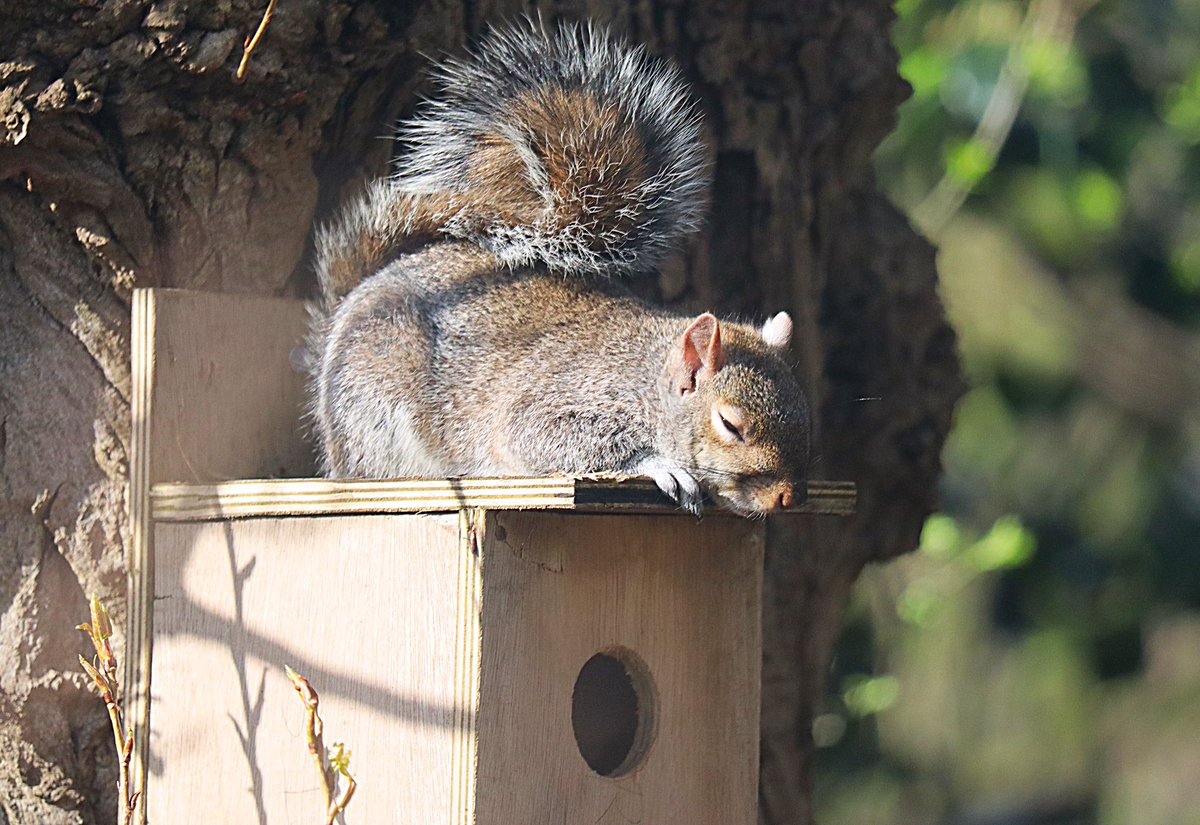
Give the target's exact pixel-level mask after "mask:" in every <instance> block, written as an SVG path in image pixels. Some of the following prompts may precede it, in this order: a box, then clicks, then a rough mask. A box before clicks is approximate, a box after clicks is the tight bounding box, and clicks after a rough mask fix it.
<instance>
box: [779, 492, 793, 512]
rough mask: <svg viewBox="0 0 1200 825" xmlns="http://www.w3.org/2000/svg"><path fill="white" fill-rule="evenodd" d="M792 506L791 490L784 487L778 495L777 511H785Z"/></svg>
mask: <svg viewBox="0 0 1200 825" xmlns="http://www.w3.org/2000/svg"><path fill="white" fill-rule="evenodd" d="M791 506H792V488H791V487H784V488H783V492H781V493H780V494H779V509H780V510H786V509H787V508H789V507H791Z"/></svg>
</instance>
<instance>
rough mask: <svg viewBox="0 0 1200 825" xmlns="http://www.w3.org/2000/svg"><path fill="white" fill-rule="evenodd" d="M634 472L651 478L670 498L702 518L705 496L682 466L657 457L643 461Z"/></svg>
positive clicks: (698, 483)
mask: <svg viewBox="0 0 1200 825" xmlns="http://www.w3.org/2000/svg"><path fill="white" fill-rule="evenodd" d="M633 471H634V472H635V473H638V474H639V475H647V476H650V477H651V478H652V479H654V483H655V484H657V485H658V489H660V490H662V491H663V492H664V493H666V494H667V497H668V498H670V499H671V500H672V501H674V502H675V503H676V504H678V505H679V506H680V507H682V508H683V509H684V510H687V511H688V512H689V513H691V514H692V515H694V516H696V518H699V517H700V513H701V512H702V510H703V509H704V505H703V499H704V494H703V493H702V492H701V491H700V482H698V481H696V479H695V478H694V477H693V476H692V474H691V473H689V472H688V471H687V470H685V469H684V468H683V467H682V466H681V465H680V464H678V463H676V462H674V461H671V460H670V459H667V458H663V457H661V456H655V457H653V458H647V459H643V460H642V461H641V462H639V463H638V465H637V466H636V467H634V468H633Z"/></svg>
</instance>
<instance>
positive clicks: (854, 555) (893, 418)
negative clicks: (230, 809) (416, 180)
mask: <svg viewBox="0 0 1200 825" xmlns="http://www.w3.org/2000/svg"><path fill="white" fill-rule="evenodd" d="M538 5H539V6H541V7H542V8H541V12H542V14H543V16H544V17H546V18H547V19H548V20H550V19H554V18H556V17H557V16H559V15H562V16H566V17H573V18H574V17H580V16H585V15H587V14H589V12H601V11H607V12H608V13H609V14H611V12H612V10H611V9H607V10H605V9H603V8H602V7H601V6H595V7H593V4H586V3H578V2H558V3H540V4H538ZM265 7H266V0H255V2H250V0H216V1H215V2H208V1H207V0H206V2H198V0H161V2H149V0H42V1H41V2H38V3H28V2H26V0H0V43H4V44H5V49H4V54H0V496H2V498H0V611H2V618H0V649H3V650H4V651H5V652H6V655H5V657H4V660H3V667H0V804H2V805H3V808H2V810H3V813H4V819H5V820H6V821H8V822H11V823H22V824H24V823H47V824H51V825H52V824H53V823H95V822H107V821H111V820H112V819H113V815H114V810H115V792H114V787H115V777H116V760H115V755H114V754H113V752H112V743H111V734H110V732H109V731H108V729H107V724H108V722H107V718H106V716H105V713H104V709H103V706H102V705H101V703H100V702H99V700H98V699H97V698H96V697H95V696H93V695H91V694H89V693H88V692H87V690H86V687H85V682H84V679H83V674H82V673H81V672H80V669H79V666H78V663H77V662H76V661H75V655H76V653H84V652H86V650H85V640H84V639H83V637H82V634H78V633H77V632H76V631H74V630H73V627H74V625H75V624H77V623H79V622H82V621H84V620H85V619H86V594H90V593H96V594H99V595H100V596H101V597H102V598H103V599H104V600H105V601H106V603H107V604H108V605H109V606H110V607H111V609H112V612H113V617H114V622H115V623H116V624H117V625H118V626H120V625H122V624H123V619H124V594H125V580H124V544H125V540H126V536H127V532H128V520H127V510H126V507H127V504H126V495H127V479H128V449H129V432H130V421H129V416H130V407H129V393H130V383H129V360H128V358H129V343H128V341H129V297H130V291H131V289H132V288H133V287H135V286H173V287H187V288H194V289H213V290H224V291H245V292H255V293H266V294H307V293H308V292H309V291H310V290H311V288H312V277H311V275H310V273H309V271H308V269H307V267H306V263H305V262H306V258H307V254H308V251H309V245H310V242H311V227H312V225H313V221H314V219H317V220H320V219H322V218H325V217H327V216H329V214H330V213H331V210H332V209H333V208H334V207H335V206H336V205H337V204H338V203H339V202H340V201H341V200H342V199H343V198H344V197H345V196H346V194H347V193H348V192H350V191H353V189H354V188H355V187H356V186H357V185H358V184H359V183H360V182H361V181H362V179H363V178H364V177H365V176H369V175H374V174H378V173H380V172H382V171H384V168H385V164H386V161H387V159H388V156H389V153H390V151H391V147H390V145H389V142H388V141H382V140H377V139H376V138H377V137H378V136H379V135H382V134H385V133H386V132H387V130H388V128H389V124H390V123H391V122H393V121H394V120H395V118H396V117H397V116H398V115H400V114H403V113H405V112H407V111H410V110H411V108H412V106H413V105H414V103H415V101H416V100H417V96H418V95H419V94H420V92H421V91H422V89H423V83H424V79H425V77H426V76H427V75H426V66H427V60H426V58H425V57H423V56H422V55H430V54H432V55H437V54H439V53H441V52H443V51H447V50H455V49H458V48H460V47H461V45H462V44H463V43H464V42H465V41H467V40H469V39H470V38H471V37H472V36H473V35H475V34H477V33H478V32H479V31H480V30H481V28H482V26H483V25H485V24H486V22H488V21H491V20H498V19H501V18H502V17H504V16H505V15H511V14H513V13H515V12H518V11H522V10H525V9H526V7H525V6H521V5H518V4H516V3H512V2H498V0H484V2H464V3H454V2H449V0H438V2H425V3H412V4H401V3H392V2H387V0H375V1H374V2H339V1H338V0H325V1H324V2H317V0H282V2H281V3H280V4H279V7H278V9H277V10H276V13H275V15H274V18H273V19H272V21H271V22H270V24H269V26H268V27H267V30H266V34H265V36H264V38H263V40H262V42H261V43H260V44H259V46H258V48H257V49H256V50H255V52H254V53H253V54H252V55H251V57H250V61H249V70H248V73H247V77H246V79H245V81H244V82H243V83H238V82H237V81H236V80H235V77H234V72H235V69H236V67H237V65H238V62H239V60H240V58H241V56H242V45H243V41H244V38H245V37H246V36H247V35H248V34H250V33H252V32H253V31H254V29H255V28H256V27H257V26H258V23H259V20H260V19H261V17H262V14H263V11H264V10H265ZM891 15H892V12H891V10H890V2H889V1H888V0H821V1H820V2H818V1H817V0H806V2H800V3H795V2H791V0H789V1H788V2H781V1H779V0H776V1H775V2H753V3H752V2H734V3H721V2H716V0H645V2H640V3H630V4H627V5H624V6H622V7H621V8H620V10H619V12H618V13H617V14H616V15H615V17H613V18H612V19H613V22H614V23H615V24H616V26H617V27H618V28H619V29H621V30H623V31H625V32H626V33H628V35H629V36H630V37H631V38H632V39H634V40H637V41H641V42H644V43H646V44H647V46H648V48H649V49H650V50H651V51H653V52H656V53H660V54H666V55H670V56H672V57H673V58H674V59H676V60H677V61H678V62H679V63H680V65H681V66H682V67H683V68H684V71H685V73H686V74H687V75H688V76H689V78H690V79H691V80H692V82H693V83H694V87H695V89H696V91H697V93H698V95H699V96H700V97H701V98H702V100H703V107H704V110H705V116H706V124H707V131H708V138H709V142H710V144H711V146H712V150H713V157H714V161H715V167H714V168H715V173H716V183H715V187H714V193H713V208H712V218H711V220H710V221H709V224H708V228H707V230H706V232H705V233H704V235H703V237H702V238H701V239H699V240H698V242H697V243H696V244H695V245H694V246H693V248H692V249H691V250H690V251H689V252H688V253H687V254H686V255H684V256H681V257H680V258H679V259H678V260H677V261H675V262H673V263H672V264H671V265H670V266H668V267H666V268H665V269H664V271H663V274H662V277H661V279H660V283H659V285H658V286H659V291H660V293H661V296H662V297H663V298H664V299H665V300H667V301H670V302H674V303H677V304H681V305H685V306H688V307H692V308H696V309H699V308H706V309H707V308H714V309H717V310H719V311H721V312H723V313H727V314H738V313H741V314H746V315H755V316H762V315H764V314H765V313H766V312H774V311H777V310H778V309H781V308H787V309H789V310H791V311H792V312H793V313H794V316H795V318H796V319H797V322H798V323H797V342H796V351H797V353H798V358H799V363H800V366H801V371H802V373H803V375H804V377H805V379H806V381H807V383H808V386H809V387H810V388H811V398H812V402H813V407H814V409H815V410H818V411H819V416H818V418H819V421H818V424H817V433H816V444H817V445H818V449H819V452H820V455H821V458H820V460H819V463H818V464H817V465H816V466H815V468H814V469H815V474H816V475H818V476H821V477H826V478H835V479H852V480H854V481H857V482H858V483H859V486H860V498H861V502H860V512H859V515H858V516H857V517H856V518H855V519H854V520H853V521H852V522H850V523H847V522H845V521H834V520H825V521H807V522H797V521H793V520H789V519H780V520H778V521H777V522H776V523H774V524H773V525H772V534H773V537H772V543H771V546H770V548H769V562H768V571H767V607H766V615H765V617H764V618H765V626H764V627H765V645H766V650H765V652H764V656H765V658H764V693H763V698H764V707H763V734H764V736H763V774H762V786H761V800H762V806H761V820H762V822H764V823H770V825H783V824H784V823H788V825H792V824H793V823H794V824H796V825H799V823H808V822H811V820H812V812H811V794H810V788H809V785H808V782H809V779H808V777H809V773H810V763H811V748H810V743H809V723H810V717H811V712H812V708H813V706H814V702H815V701H817V700H818V699H819V698H820V696H821V695H822V692H823V690H824V687H825V684H824V680H825V673H826V670H827V666H828V662H829V658H830V656H831V652H832V647H833V645H834V643H835V641H836V638H837V632H838V627H839V622H840V617H841V610H842V606H843V604H844V602H845V599H846V597H847V594H848V592H849V589H850V586H851V584H852V582H853V581H854V579H855V577H856V576H857V574H858V572H859V570H860V569H861V567H862V566H863V564H865V563H866V562H868V561H870V560H876V559H885V558H888V557H890V556H893V555H895V554H897V553H900V552H904V551H905V550H907V549H909V548H910V547H912V546H913V545H914V543H915V539H916V536H917V532H918V530H919V527H920V524H921V522H922V520H923V518H924V516H925V515H926V514H927V513H928V512H929V511H930V509H931V508H932V507H933V504H934V500H935V483H936V480H937V476H938V472H939V463H938V453H939V450H940V448H941V445H942V442H943V440H944V438H945V435H946V432H947V429H948V427H949V421H950V410H951V407H952V405H953V402H954V400H955V398H956V397H957V395H958V394H959V393H960V388H961V381H960V377H959V373H958V366H957V360H956V356H955V352H954V338H953V333H952V332H951V330H950V329H949V327H948V326H947V324H946V321H945V319H944V316H943V313H942V308H941V305H940V303H939V301H938V298H937V296H936V293H935V272H934V262H933V254H932V250H931V249H930V247H929V246H928V245H927V244H926V243H925V242H924V241H922V240H921V239H919V238H918V237H917V236H916V235H915V234H914V233H913V231H912V230H911V229H910V228H909V226H908V224H907V222H906V221H905V220H904V219H903V218H902V217H901V216H899V215H898V214H897V213H896V212H895V210H894V209H892V208H891V207H890V206H889V205H888V204H887V203H886V201H885V200H884V199H883V198H882V196H881V195H880V194H879V193H878V192H877V191H876V190H875V189H874V186H873V181H872V177H871V172H870V166H869V157H870V154H871V152H872V151H873V149H874V148H875V146H876V145H877V143H878V142H879V141H880V140H881V139H882V137H883V136H884V134H885V133H886V132H887V130H888V129H889V128H890V126H891V124H892V122H893V118H894V113H895V109H896V106H897V105H898V104H899V102H900V101H901V100H902V99H903V97H904V95H905V93H906V89H905V86H904V84H903V82H902V81H901V80H900V79H899V77H898V76H897V73H896V57H895V54H894V53H893V50H892V48H891V46H890V44H889V40H888V26H889V24H890V21H891ZM864 398H869V399H877V400H868V401H864V400H862V399H864ZM119 641H120V640H119V639H118V643H119ZM118 650H120V647H119V645H118Z"/></svg>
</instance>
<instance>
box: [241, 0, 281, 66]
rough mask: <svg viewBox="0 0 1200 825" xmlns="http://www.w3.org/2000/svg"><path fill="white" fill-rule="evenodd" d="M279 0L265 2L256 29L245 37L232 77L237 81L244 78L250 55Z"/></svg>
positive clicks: (260, 38)
mask: <svg viewBox="0 0 1200 825" xmlns="http://www.w3.org/2000/svg"><path fill="white" fill-rule="evenodd" d="M278 2H279V0H270V2H269V3H267V10H266V11H265V12H263V16H262V20H261V21H260V22H259V24H258V30H257V31H255V32H254V36H253V37H248V38H246V42H245V44H244V45H243V46H242V61H241V62H240V63H238V67H237V73H236V74H235V75H234V77H235V78H236V79H237V82H238V83H241V82H243V81H244V80H245V79H246V68H247V67H248V66H249V65H250V55H251V54H253V53H254V50H255V49H257V48H258V41H259V40H262V36H263V32H265V31H266V30H267V24H269V23H270V22H271V18H272V17H273V16H274V14H275V4H276V3H278Z"/></svg>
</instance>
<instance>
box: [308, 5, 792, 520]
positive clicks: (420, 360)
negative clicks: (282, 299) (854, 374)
mask: <svg viewBox="0 0 1200 825" xmlns="http://www.w3.org/2000/svg"><path fill="white" fill-rule="evenodd" d="M435 80H436V84H437V86H438V87H439V95H438V96H437V97H436V98H435V99H434V100H432V101H430V102H427V103H426V104H425V108H424V110H423V111H419V112H418V114H417V115H416V117H415V118H414V119H413V120H411V121H409V122H408V123H407V124H406V125H403V126H402V128H401V131H400V135H399V138H398V139H399V140H400V141H401V144H402V146H404V147H405V149H406V152H405V153H404V154H403V155H402V158H401V160H400V161H399V162H398V163H397V165H396V169H395V172H394V174H393V175H391V176H390V177H388V178H384V179H381V180H377V181H375V182H373V183H371V184H369V185H368V187H367V189H366V192H365V194H364V195H363V196H362V197H361V198H360V199H359V200H358V201H357V202H355V203H353V204H351V205H350V206H349V207H348V208H347V209H345V210H344V212H343V214H342V215H341V217H340V218H339V219H338V220H336V221H335V222H334V223H333V224H332V225H331V226H328V227H326V228H325V229H323V230H321V231H320V232H319V233H318V237H317V244H316V246H317V253H316V270H317V274H318V281H319V284H320V288H321V293H322V297H321V300H320V303H319V306H318V308H317V309H316V310H315V311H314V316H315V321H314V325H313V331H312V334H311V336H310V341H309V357H310V363H311V365H312V366H311V370H312V372H313V375H312V380H311V393H310V395H311V400H310V409H309V416H310V418H311V421H312V423H313V426H314V430H315V433H316V435H317V438H318V440H319V442H320V452H321V455H322V460H323V464H324V471H325V473H326V474H327V475H329V476H331V477H335V478H354V477H368V478H389V477H390V478H398V477H411V476H426V477H428V476H437V477H442V476H485V475H486V476H492V475H495V476H505V475H507V476H520V475H543V474H569V475H584V474H594V473H605V472H613V473H623V474H631V475H647V476H650V477H651V478H653V479H654V481H655V482H656V484H657V485H658V487H659V488H660V489H661V490H662V491H663V492H664V493H666V494H667V495H668V496H669V497H671V498H672V499H673V500H674V501H676V502H677V503H678V504H679V505H680V506H681V507H683V508H685V509H687V510H689V511H691V512H693V513H695V514H696V515H699V514H700V512H701V508H702V502H703V499H704V496H705V494H707V495H708V496H709V497H710V498H711V499H712V500H713V501H715V502H717V503H719V504H721V505H723V506H725V507H727V508H729V509H732V510H734V511H736V512H739V513H742V514H744V515H759V514H763V513H766V512H770V511H774V510H778V509H784V508H787V507H790V506H793V505H794V504H798V503H800V502H801V501H802V500H803V498H804V495H805V478H806V471H807V464H808V456H809V411H808V405H807V401H806V399H805V395H804V393H803V392H802V391H801V389H800V387H799V384H798V382H797V381H796V378H795V376H794V375H793V373H792V370H791V368H790V367H789V365H788V362H787V360H786V358H785V353H786V350H787V349H788V346H789V343H790V339H791V334H792V320H791V318H790V317H789V316H788V314H787V313H786V312H780V313H778V314H776V315H775V316H773V317H772V318H770V319H769V320H767V321H766V322H765V323H764V324H763V325H761V326H760V327H755V326H750V325H747V324H742V323H735V322H731V321H722V320H718V319H717V318H716V317H715V316H714V315H712V314H710V313H704V314H701V315H699V316H695V317H687V316H683V315H680V314H678V313H674V312H670V311H667V310H665V309H660V308H656V307H652V306H650V305H648V304H646V303H644V302H643V301H641V300H639V299H637V298H635V297H634V296H633V295H632V294H631V293H630V292H629V291H628V290H627V289H626V288H625V287H624V286H623V285H622V284H621V283H620V281H619V278H618V276H622V275H634V274H638V273H646V272H651V271H653V269H654V267H655V266H656V265H657V264H658V263H659V262H660V261H661V260H662V258H663V257H664V256H666V255H667V254H668V253H669V252H671V251H673V250H674V249H675V248H676V247H677V246H678V245H679V243H680V241H681V240H683V239H684V238H686V237H687V236H688V235H690V234H692V233H693V232H694V231H695V230H696V229H697V228H698V227H699V225H700V222H701V219H702V216H703V213H704V211H705V208H706V193H707V190H708V186H709V182H710V181H709V170H708V163H707V160H706V155H705V150H704V147H703V145H702V142H701V139H700V119H699V115H698V112H697V107H696V104H695V103H694V102H693V101H692V100H691V98H690V97H689V95H688V92H687V89H686V87H685V85H684V82H683V80H682V78H681V76H680V74H679V73H678V71H677V70H676V69H674V68H673V67H671V66H670V65H668V64H666V63H664V62H661V61H658V60H656V59H654V58H651V57H650V56H648V55H647V54H646V52H645V50H644V49H643V48H641V47H633V46H630V45H628V44H627V43H625V42H624V41H622V40H620V39H618V38H617V37H615V36H613V35H611V34H610V33H609V32H608V31H607V30H606V29H604V28H601V27H599V26H596V25H591V24H584V25H564V26H561V27H559V28H556V29H554V30H552V31H547V30H546V29H545V28H544V27H543V26H542V24H541V23H540V22H537V21H532V20H525V21H523V22H521V23H518V24H514V25H511V26H509V27H506V28H501V29H495V28H494V29H492V30H491V31H490V32H489V33H488V35H487V36H486V37H485V38H484V40H483V42H482V43H481V45H480V46H479V47H478V48H477V50H476V51H475V52H473V53H472V54H470V55H468V56H467V57H465V58H462V59H449V60H447V61H446V62H445V63H444V64H443V65H442V67H441V68H440V70H438V71H437V73H436V74H435Z"/></svg>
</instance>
